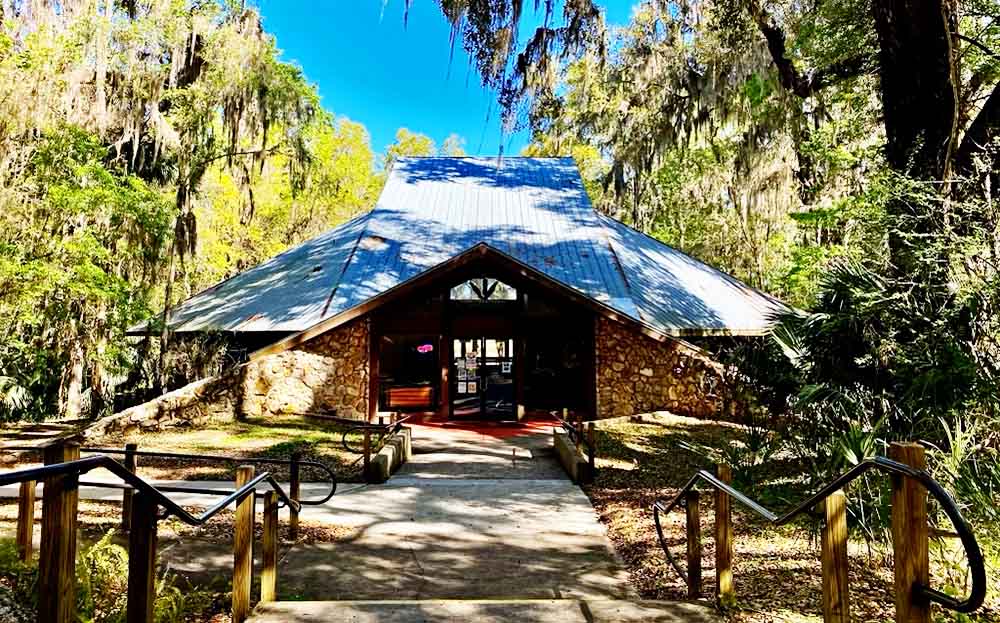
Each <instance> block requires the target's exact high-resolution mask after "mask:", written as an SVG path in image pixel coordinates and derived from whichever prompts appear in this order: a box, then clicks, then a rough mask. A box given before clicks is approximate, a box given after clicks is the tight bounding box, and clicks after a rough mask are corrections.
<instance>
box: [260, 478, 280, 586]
mask: <svg viewBox="0 0 1000 623" xmlns="http://www.w3.org/2000/svg"><path fill="white" fill-rule="evenodd" d="M263 549H264V551H263V561H264V568H263V569H262V570H261V572H260V600H261V601H262V602H265V601H274V600H275V596H276V594H277V589H278V492H277V491H268V492H267V493H265V494H264V548H263Z"/></svg>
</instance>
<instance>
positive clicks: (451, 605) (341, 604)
mask: <svg viewBox="0 0 1000 623" xmlns="http://www.w3.org/2000/svg"><path fill="white" fill-rule="evenodd" d="M319 621H336V622H338V623H340V622H343V623H452V622H454V621H476V623H501V622H504V623H505V622H507V621H519V622H520V621H530V622H531V623H639V622H643V623H645V622H661V623H675V622H681V621H684V622H689V623H709V622H711V623H717V622H719V621H722V617H720V616H719V615H718V613H716V611H715V610H713V609H712V608H710V607H708V606H705V605H701V604H697V603H688V602H678V601H638V600H636V601H629V600H622V599H606V600H578V599H524V600H520V599H514V600H465V599H452V600H417V601H279V602H271V603H267V604H260V605H259V606H257V609H256V610H255V611H254V613H253V615H252V616H251V618H250V621H249V623H307V622H308V623H314V622H319Z"/></svg>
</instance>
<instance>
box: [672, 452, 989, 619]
mask: <svg viewBox="0 0 1000 623" xmlns="http://www.w3.org/2000/svg"><path fill="white" fill-rule="evenodd" d="M872 469H877V470H879V471H882V472H886V473H889V474H895V475H899V476H903V477H905V478H912V479H914V480H916V481H917V482H919V483H920V484H921V485H923V487H924V488H925V489H927V492H928V493H930V494H931V496H933V497H934V499H935V500H937V502H938V503H939V504H940V505H941V509H942V510H943V511H944V512H945V514H946V515H947V516H948V519H949V520H951V523H952V525H953V526H954V527H955V533H956V534H957V536H958V538H959V540H961V542H962V547H963V548H964V549H965V557H966V560H968V562H969V573H970V575H971V576H972V587H971V588H970V590H969V595H968V596H967V597H966V598H965V599H962V600H959V599H956V598H955V597H952V596H951V595H947V594H945V593H943V592H941V591H939V590H936V589H933V588H931V587H930V586H916V587H915V590H916V592H917V593H918V594H919V595H920V596H922V597H923V598H925V599H927V600H929V601H932V602H935V603H937V604H940V605H941V606H943V607H945V608H948V609H949V610H954V611H956V612H964V613H969V612H974V611H975V610H977V609H978V608H979V607H980V606H982V605H983V600H984V599H985V598H986V565H985V563H984V561H983V552H982V550H981V549H980V548H979V543H978V542H977V541H976V536H975V534H973V532H972V529H971V528H970V527H969V524H968V523H967V522H966V521H965V518H964V517H962V511H961V510H959V508H958V505H957V504H956V503H955V500H954V498H952V497H951V495H950V494H949V493H948V492H947V491H945V489H944V487H942V486H941V485H940V484H938V482H937V481H936V480H934V479H933V478H932V477H931V476H930V474H928V473H927V472H926V471H925V470H921V469H914V468H912V467H910V466H909V465H905V464H903V463H899V462H897V461H893V460H891V459H887V458H885V457H881V456H879V457H875V458H872V459H867V460H865V461H862V462H860V463H858V464H857V465H855V466H854V467H852V468H851V469H849V470H847V471H846V472H844V473H843V474H841V475H840V476H839V477H838V478H837V479H835V480H834V481H833V482H831V483H830V484H828V485H826V486H825V487H823V488H822V489H820V490H819V491H818V492H816V493H815V494H813V495H812V496H811V497H809V498H807V499H806V500H804V501H803V502H801V503H800V504H799V505H798V506H796V507H794V508H793V509H791V510H790V511H788V512H786V513H785V514H783V515H778V514H776V513H773V512H771V511H769V510H768V509H766V508H764V507H763V506H761V505H760V504H758V503H757V502H755V501H754V500H752V499H750V498H749V497H747V496H746V495H745V494H744V493H742V492H741V491H739V490H737V489H734V488H733V487H732V486H731V485H729V484H728V483H726V482H723V481H722V480H720V479H719V478H718V477H716V476H715V475H714V474H712V473H711V472H708V471H705V470H699V471H698V472H697V473H695V474H694V476H692V477H691V479H690V480H688V482H687V484H686V485H684V488H683V489H681V490H680V492H679V493H678V494H677V495H676V496H674V498H673V500H671V501H670V503H669V504H665V503H664V502H662V501H659V500H658V501H656V502H655V503H654V504H653V522H654V523H655V524H656V533H657V537H658V538H659V541H660V548H661V549H663V553H664V554H665V555H666V557H667V560H668V561H669V562H670V565H671V566H672V567H673V568H674V570H675V571H676V572H677V573H678V575H680V576H681V578H683V579H684V582H685V584H690V581H689V580H688V576H687V574H686V573H684V571H682V570H681V568H680V566H678V564H677V561H675V560H674V557H673V555H671V553H670V549H669V548H668V547H667V543H666V540H665V538H664V536H663V527H662V526H661V525H660V514H661V513H663V514H664V515H666V514H667V513H669V512H670V511H672V510H673V509H674V508H676V507H677V506H679V505H680V504H681V501H682V500H684V497H685V495H686V494H687V493H688V492H689V491H691V490H693V489H694V488H695V485H696V484H697V483H698V482H699V481H702V480H703V481H705V482H707V483H708V484H710V485H711V486H712V487H713V488H714V489H716V490H719V491H722V492H723V493H726V494H727V495H729V496H730V497H731V498H733V499H734V500H736V501H737V502H738V503H740V504H742V505H743V506H745V507H746V508H748V509H750V510H751V511H753V512H754V513H755V514H757V515H759V516H760V517H762V518H764V519H765V520H767V521H768V522H770V523H771V524H772V525H775V526H781V525H784V524H787V523H788V522H790V521H791V520H792V519H794V518H795V517H797V516H798V515H801V514H803V513H806V512H808V511H809V510H810V509H812V508H814V507H815V506H816V505H817V504H819V503H820V502H822V501H823V500H825V499H826V498H828V497H829V496H830V495H832V494H833V493H834V492H835V491H837V490H839V489H842V488H843V487H844V486H846V485H847V484H848V483H850V482H851V481H853V480H855V479H856V478H858V477H860V476H861V475H862V474H864V473H865V472H867V471H869V470H872Z"/></svg>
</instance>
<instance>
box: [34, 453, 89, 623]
mask: <svg viewBox="0 0 1000 623" xmlns="http://www.w3.org/2000/svg"><path fill="white" fill-rule="evenodd" d="M44 456H45V464H46V465H52V464H55V463H68V462H70V461H75V460H77V459H79V458H80V446H78V445H76V444H74V443H63V442H57V443H55V444H53V445H51V446H49V447H47V448H45V453H44ZM79 480H80V478H79V476H78V475H76V474H67V475H62V476H53V477H51V478H46V479H45V481H44V483H43V485H42V547H41V551H40V552H39V558H38V594H39V595H40V596H42V599H39V600H38V621H39V623H71V622H72V621H75V620H76V511H77V502H78V497H77V496H78V493H79V492H78V486H79Z"/></svg>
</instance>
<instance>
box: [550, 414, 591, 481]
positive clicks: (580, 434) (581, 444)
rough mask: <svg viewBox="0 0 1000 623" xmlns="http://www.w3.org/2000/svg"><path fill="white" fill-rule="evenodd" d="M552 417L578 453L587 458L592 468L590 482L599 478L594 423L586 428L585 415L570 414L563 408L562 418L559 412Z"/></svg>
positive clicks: (588, 423) (587, 424)
mask: <svg viewBox="0 0 1000 623" xmlns="http://www.w3.org/2000/svg"><path fill="white" fill-rule="evenodd" d="M551 415H552V416H553V417H554V418H555V419H557V420H558V421H559V425H560V426H562V428H563V430H564V431H566V434H567V435H569V439H570V441H572V442H573V443H574V444H575V445H576V449H577V452H581V451H582V452H583V453H584V455H585V456H586V457H587V465H588V466H589V467H590V476H589V478H590V480H591V481H593V480H594V479H595V478H596V477H597V438H596V432H595V429H594V423H593V422H587V423H586V426H584V422H583V413H581V412H579V411H577V412H575V413H572V414H571V413H570V411H569V409H567V408H565V407H564V408H563V410H562V417H559V415H558V414H557V412H555V411H553V412H551Z"/></svg>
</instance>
